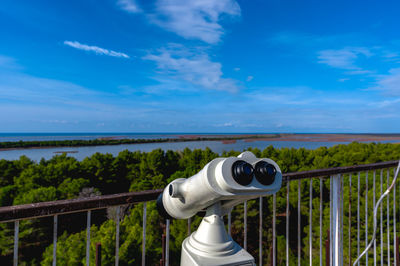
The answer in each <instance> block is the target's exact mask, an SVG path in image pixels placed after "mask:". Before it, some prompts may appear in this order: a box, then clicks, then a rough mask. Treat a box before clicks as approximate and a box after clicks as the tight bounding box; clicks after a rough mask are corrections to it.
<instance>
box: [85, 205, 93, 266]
mask: <svg viewBox="0 0 400 266" xmlns="http://www.w3.org/2000/svg"><path fill="white" fill-rule="evenodd" d="M91 216H92V211H91V210H89V211H88V212H87V221H86V222H87V223H86V266H89V261H90V224H91V222H90V219H91Z"/></svg>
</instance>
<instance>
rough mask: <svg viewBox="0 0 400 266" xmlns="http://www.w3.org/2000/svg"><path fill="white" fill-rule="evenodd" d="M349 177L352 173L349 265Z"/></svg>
mask: <svg viewBox="0 0 400 266" xmlns="http://www.w3.org/2000/svg"><path fill="white" fill-rule="evenodd" d="M351 177H352V174H351V173H350V174H349V265H351V200H352V198H351V192H352V186H351Z"/></svg>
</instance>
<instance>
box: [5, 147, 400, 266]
mask: <svg viewBox="0 0 400 266" xmlns="http://www.w3.org/2000/svg"><path fill="white" fill-rule="evenodd" d="M249 150H251V151H252V152H253V153H255V154H256V156H257V157H267V158H271V159H273V160H274V161H275V162H277V164H278V165H279V166H280V168H281V170H282V172H295V171H303V170H311V169H321V168H331V167H339V166H349V165H358V164H367V163H375V162H382V161H389V160H397V159H400V145H398V144H388V143H386V144H384V143H368V144H366V143H357V142H353V143H351V144H348V145H336V146H333V147H331V148H326V147H320V148H318V149H315V150H307V149H304V148H301V149H289V148H281V149H276V148H274V147H272V146H269V147H267V148H266V149H264V150H262V151H261V150H258V149H249ZM239 153H240V152H239V151H227V152H223V153H222V154H217V153H214V152H213V151H211V150H210V149H208V148H206V149H204V150H200V149H196V150H189V149H185V150H183V151H163V150H161V149H157V150H153V151H151V152H148V153H145V152H139V151H136V152H130V151H128V150H125V151H122V152H120V153H119V154H118V156H115V157H114V156H113V155H111V154H100V153H96V154H94V155H92V156H90V157H87V158H85V159H84V160H82V161H78V160H76V159H75V158H73V157H69V156H67V155H65V154H63V155H56V156H54V157H53V158H51V159H49V160H45V159H42V160H40V161H39V162H35V161H32V160H30V159H29V158H27V157H25V156H21V157H20V158H19V160H14V161H8V160H0V206H9V205H18V204H26V203H34V202H42V201H53V200H60V199H71V198H78V197H90V196H93V195H106V194H113V193H121V192H127V191H141V190H151V189H159V188H163V187H165V186H166V185H167V184H168V183H169V182H170V181H172V180H174V179H176V178H188V177H190V176H192V175H194V174H195V173H197V172H198V171H199V170H200V169H202V168H203V167H204V166H205V165H206V164H207V163H208V162H209V161H210V160H212V159H214V158H216V157H220V156H221V157H227V156H237V155H238V154H239ZM390 173H391V178H392V176H393V171H390ZM379 174H380V173H379V172H377V173H376V175H377V180H379ZM371 176H372V173H371V174H370V177H371ZM384 176H385V177H386V175H384ZM356 179H357V177H356V176H355V175H354V176H353V182H352V186H351V187H350V186H349V175H345V176H344V203H345V206H344V216H345V217H348V215H349V210H348V205H347V206H346V202H348V201H349V198H348V197H349V190H350V188H351V189H352V191H353V193H352V194H351V199H352V202H357V194H356V193H354V191H356V188H357V182H356ZM383 180H384V181H383V183H384V184H383V187H384V188H386V186H387V184H386V178H384V179H383ZM309 182H310V181H309V180H303V181H301V200H302V202H301V209H300V211H301V221H302V227H301V232H300V233H301V241H302V248H301V253H302V254H301V257H302V258H303V259H302V261H301V264H304V265H305V264H308V263H309V262H308V259H309V256H308V254H309V244H308V243H309V235H308V234H309V228H308V223H309V221H308V213H309V197H310V194H309V184H310V183H309ZM319 182H323V189H324V192H327V191H329V179H321V180H319V179H314V180H313V184H312V186H313V187H312V188H313V190H312V191H313V198H312V201H313V217H312V220H313V234H312V242H313V250H312V253H313V257H314V258H318V257H319V193H320V183H319ZM360 182H361V188H362V189H361V192H360V204H361V206H362V207H361V208H364V206H365V204H366V202H365V193H366V191H365V189H364V188H365V186H366V178H365V173H363V174H361V179H360ZM368 185H369V186H370V187H372V178H369V179H368ZM286 186H287V184H286V183H283V184H282V189H281V190H280V191H279V192H278V193H277V195H276V199H277V218H276V222H277V224H276V226H277V256H276V258H277V265H282V264H284V262H285V245H286V242H285V241H286V240H285V226H286V217H285V216H284V215H283V214H284V213H285V210H286ZM297 186H298V182H290V183H289V189H290V194H289V195H290V198H289V208H290V216H289V220H290V240H289V246H290V258H291V261H292V262H293V263H295V262H297V239H296V236H297V211H298V209H297V208H298V207H297V206H298V202H297V189H298V187H297ZM370 193H372V190H371V189H370V190H369V191H368V195H367V198H368V206H373V205H372V204H373V202H372V200H373V199H372V194H370ZM379 195H380V192H377V197H378V196H379ZM390 200H393V198H391V199H390ZM258 204H259V202H258V201H256V200H252V201H249V202H248V205H247V206H248V212H247V215H248V228H249V230H248V232H247V235H248V241H247V243H248V250H249V252H250V253H251V254H252V255H253V256H255V257H256V258H258V221H259V217H258V208H259V205H258ZM323 204H324V209H323V230H322V231H323V232H324V234H323V240H325V239H326V233H325V232H326V231H327V230H328V229H329V193H324V198H323ZM390 206H392V204H391V205H390ZM397 206H399V205H397ZM356 208H357V206H356V204H352V205H351V217H352V218H351V224H350V225H351V226H352V228H356V222H357V221H356V213H357V209H356ZM391 208H392V207H391ZM142 210H143V204H137V205H132V206H127V207H124V208H123V212H122V213H121V215H120V217H116V216H117V215H116V212H115V208H109V209H107V210H98V211H93V213H92V227H91V239H92V241H91V258H90V261H91V263H93V264H94V261H95V257H94V254H95V244H96V243H101V245H102V263H103V265H113V264H114V258H115V257H114V256H115V237H116V232H115V224H116V221H117V219H120V220H121V228H120V253H119V254H120V255H119V256H120V265H138V264H139V263H140V261H141V245H142V217H143V211H142ZM387 211H390V213H393V210H392V209H389V210H386V209H385V208H383V212H384V216H383V217H384V219H385V224H386V212H387ZM397 213H399V212H398V211H397ZM363 215H365V214H363V213H361V217H360V218H361V221H362V225H361V227H362V228H361V229H362V230H365V229H364V228H365V217H364V216H363ZM262 218H263V224H264V230H263V254H264V261H263V265H265V264H267V263H269V261H270V256H271V252H270V250H271V245H272V197H271V196H270V197H265V198H264V199H263V217H262ZM346 219H347V218H346ZM346 219H345V221H344V232H347V230H348V226H349V224H348V222H347V220H346ZM200 220H201V217H199V216H195V217H193V219H192V224H191V229H192V231H193V230H195V228H196V227H197V225H198V224H199V222H200ZM397 221H399V219H397ZM163 222H164V219H163V218H161V217H160V216H159V214H158V212H157V210H156V208H155V203H154V202H149V203H147V231H146V233H147V241H146V262H147V264H148V265H158V263H159V260H160V258H161V235H162V228H161V225H162V223H163ZM368 222H369V225H370V226H368V229H369V230H370V233H369V235H371V234H372V218H371V215H369V217H368ZM390 222H391V223H392V221H390ZM399 225H400V224H398V225H397V226H399ZM85 226H86V213H78V214H70V215H61V216H60V217H59V226H58V236H59V237H58V244H57V263H58V264H60V265H83V264H84V263H85V247H86V230H85ZM0 228H1V229H0V264H1V265H10V264H11V262H12V255H13V235H14V224H13V223H0ZM398 228H400V227H398ZM52 230H53V229H52V218H51V217H49V218H40V219H35V220H26V221H21V222H20V244H19V262H20V265H51V263H52V250H53V247H52ZM363 232H364V231H363ZM356 234H357V232H356V230H352V235H351V238H353V239H356ZM243 235H244V234H243V205H238V206H236V207H235V208H234V210H233V212H232V236H233V238H234V239H235V240H236V241H237V242H238V243H239V244H242V243H243ZM186 236H187V221H186V220H173V221H172V222H171V243H170V258H171V265H178V264H179V259H180V245H181V242H182V241H183V239H184V238H185V237H186ZM363 237H364V234H362V238H361V239H362V247H363V246H364V241H365V239H364V238H363ZM385 237H386V235H385ZM347 241H348V235H347V233H345V234H344V243H347ZM391 241H393V240H391ZM356 242H357V241H352V244H351V245H352V246H351V254H352V255H351V256H352V258H353V260H354V258H355V256H356V252H357V243H356ZM384 249H385V253H384V254H387V253H386V252H387V247H384ZM378 251H379V247H378ZM348 253H349V246H348V245H346V246H344V254H345V256H346V258H345V260H346V261H347V259H348ZM378 254H380V252H378ZM323 256H325V254H323ZM392 258H393V255H392ZM378 260H380V258H379V257H378ZM256 261H257V260H256ZM314 263H315V264H316V265H319V260H318V259H314Z"/></svg>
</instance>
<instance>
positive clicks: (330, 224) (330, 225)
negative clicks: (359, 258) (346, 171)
mask: <svg viewBox="0 0 400 266" xmlns="http://www.w3.org/2000/svg"><path fill="white" fill-rule="evenodd" d="M332 199H333V197H332V176H330V177H329V263H330V265H331V266H332V238H333V236H332V231H333V230H332V227H333V226H332V219H333V217H332Z"/></svg>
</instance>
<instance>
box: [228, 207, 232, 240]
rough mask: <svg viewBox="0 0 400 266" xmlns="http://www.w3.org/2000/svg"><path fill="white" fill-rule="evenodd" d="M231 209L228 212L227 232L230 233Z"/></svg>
mask: <svg viewBox="0 0 400 266" xmlns="http://www.w3.org/2000/svg"><path fill="white" fill-rule="evenodd" d="M231 224H232V211H230V212H229V213H228V234H229V235H231V226H232V225H231Z"/></svg>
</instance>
